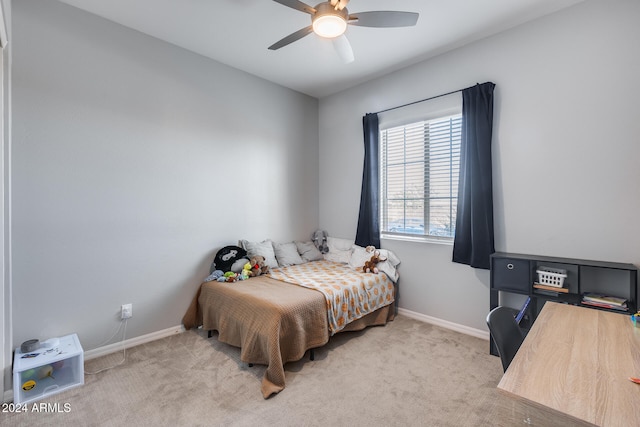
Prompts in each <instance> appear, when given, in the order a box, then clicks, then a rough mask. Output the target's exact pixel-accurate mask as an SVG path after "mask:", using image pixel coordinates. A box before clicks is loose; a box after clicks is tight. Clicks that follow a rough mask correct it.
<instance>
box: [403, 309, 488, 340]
mask: <svg viewBox="0 0 640 427" xmlns="http://www.w3.org/2000/svg"><path fill="white" fill-rule="evenodd" d="M398 314H401V315H403V316H407V317H410V318H412V319H415V320H419V321H421V322H425V323H431V324H432V325H436V326H442V327H443V328H447V329H451V330H453V331H456V332H460V333H462V334H467V335H471V336H473V337H476V338H481V339H483V340H487V341H489V339H490V335H489V332H488V331H482V330H480V329H475V328H470V327H469V326H465V325H460V324H459V323H453V322H449V321H448V320H443V319H438V318H437V317H431V316H427V315H426V314H422V313H416V312H415V311H411V310H407V309H405V308H398Z"/></svg>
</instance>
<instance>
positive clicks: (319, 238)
mask: <svg viewBox="0 0 640 427" xmlns="http://www.w3.org/2000/svg"><path fill="white" fill-rule="evenodd" d="M328 236H329V235H328V234H327V232H326V231H324V230H316V231H314V232H313V234H312V235H311V241H312V242H313V244H314V245H316V248H318V250H319V251H320V253H321V254H326V253H327V252H329V246H328V245H327V237H328Z"/></svg>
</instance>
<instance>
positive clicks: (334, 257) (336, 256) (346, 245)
mask: <svg viewBox="0 0 640 427" xmlns="http://www.w3.org/2000/svg"><path fill="white" fill-rule="evenodd" d="M327 246H328V247H329V252H327V253H326V254H324V259H326V260H327V261H333V262H342V263H345V264H347V263H349V260H350V259H351V253H352V252H353V250H352V249H351V247H352V246H353V240H347V239H340V238H337V237H327Z"/></svg>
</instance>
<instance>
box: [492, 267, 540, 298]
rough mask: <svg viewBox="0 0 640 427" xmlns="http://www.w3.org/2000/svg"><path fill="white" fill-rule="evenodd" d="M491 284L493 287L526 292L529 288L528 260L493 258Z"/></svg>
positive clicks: (529, 271)
mask: <svg viewBox="0 0 640 427" xmlns="http://www.w3.org/2000/svg"><path fill="white" fill-rule="evenodd" d="M491 279H492V281H491V286H492V287H493V288H494V289H502V290H509V291H515V292H521V293H526V294H528V293H529V291H530V288H531V267H530V263H529V261H528V260H523V259H514V258H493V264H492V266H491Z"/></svg>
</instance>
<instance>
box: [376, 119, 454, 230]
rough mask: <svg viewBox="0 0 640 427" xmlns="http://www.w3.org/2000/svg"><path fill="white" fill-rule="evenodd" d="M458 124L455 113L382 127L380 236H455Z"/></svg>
mask: <svg viewBox="0 0 640 427" xmlns="http://www.w3.org/2000/svg"><path fill="white" fill-rule="evenodd" d="M461 122H462V116H461V115H460V114H456V115H449V116H446V117H439V118H435V119H431V120H423V121H416V122H413V123H409V124H404V125H400V126H394V127H387V128H381V131H380V142H381V149H380V166H381V168H380V172H381V185H380V187H381V193H382V194H381V201H382V203H381V221H380V222H381V228H382V230H381V232H382V235H383V236H384V235H404V236H431V237H437V238H443V239H451V238H452V237H453V236H454V233H455V225H456V212H457V198H458V176H459V169H460V136H461Z"/></svg>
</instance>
